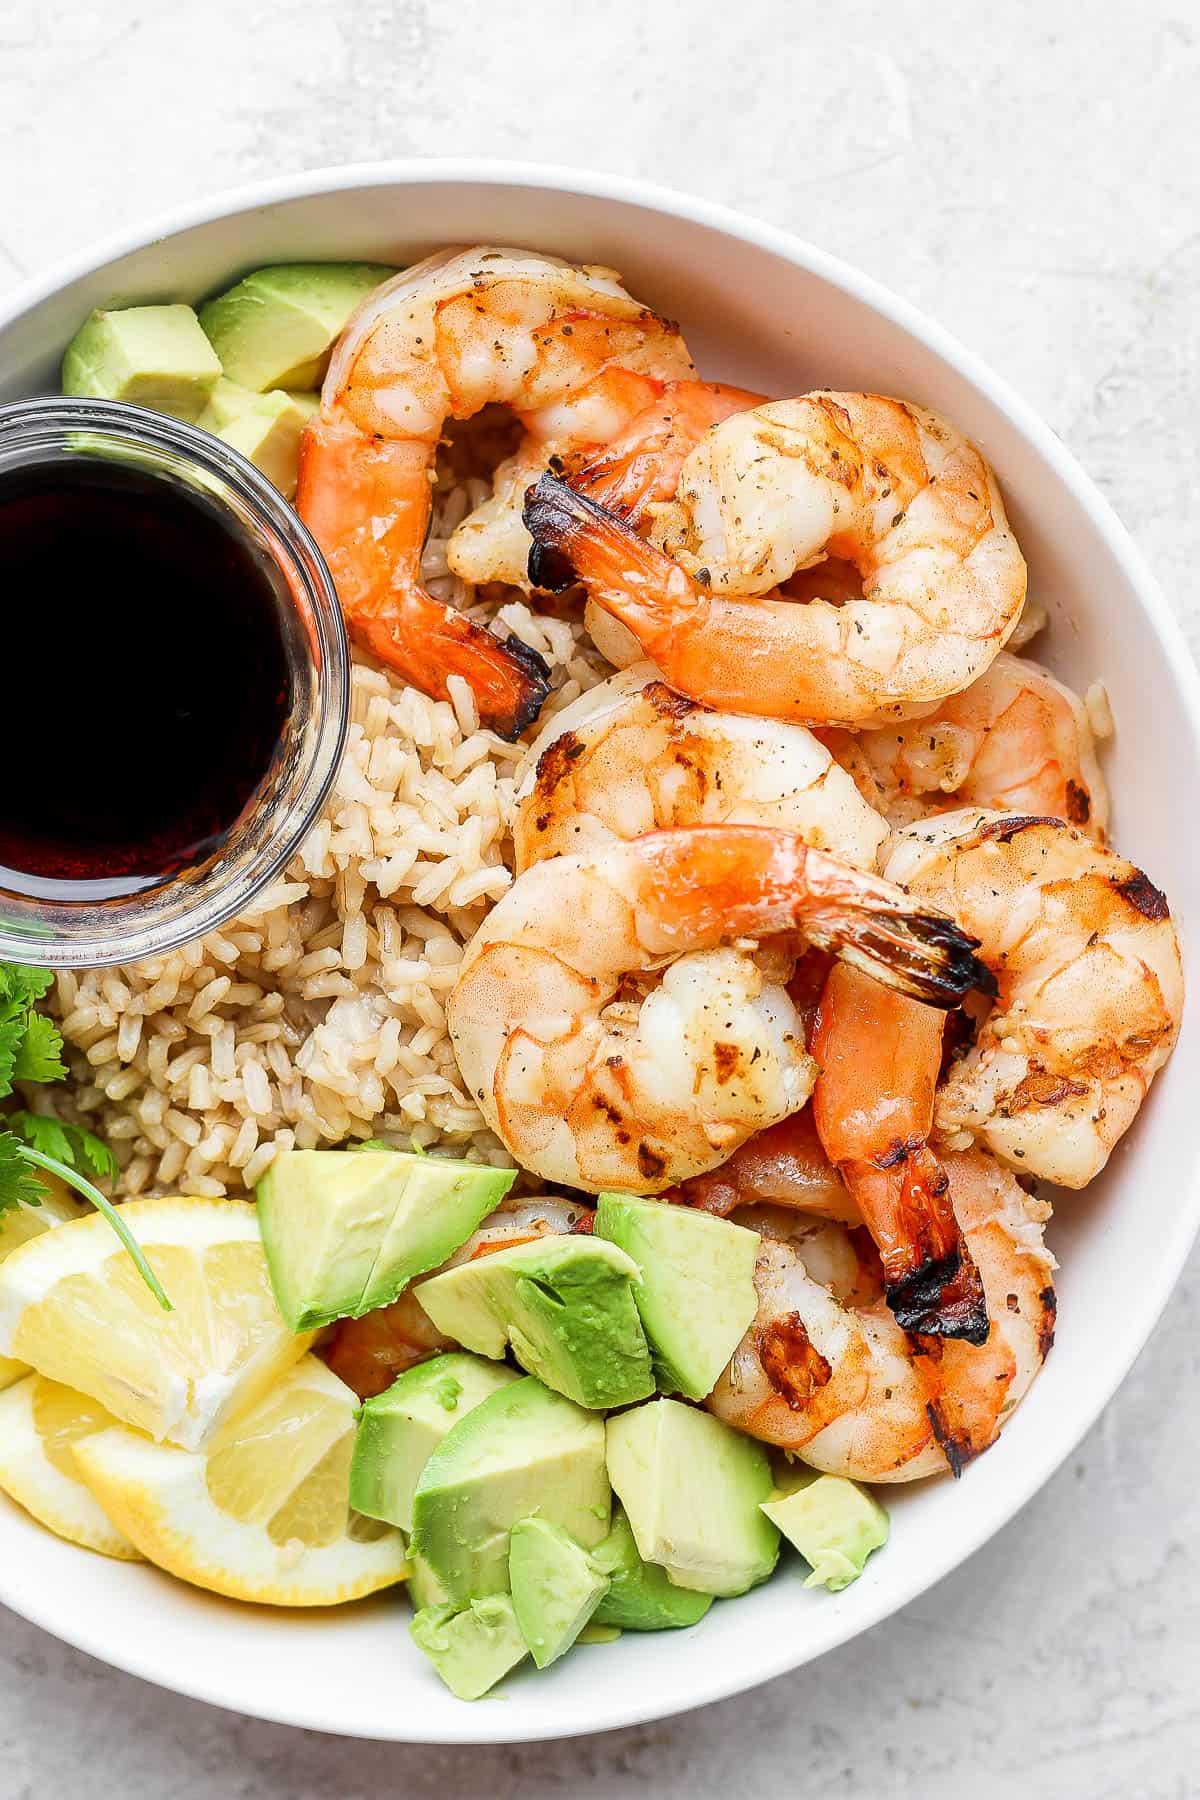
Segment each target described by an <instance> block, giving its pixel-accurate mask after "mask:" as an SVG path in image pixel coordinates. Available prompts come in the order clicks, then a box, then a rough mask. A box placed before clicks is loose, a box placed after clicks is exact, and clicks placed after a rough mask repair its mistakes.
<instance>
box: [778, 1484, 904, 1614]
mask: <svg viewBox="0 0 1200 1800" xmlns="http://www.w3.org/2000/svg"><path fill="white" fill-rule="evenodd" d="M785 1485H786V1488H787V1489H788V1490H790V1491H786V1492H783V1493H779V1492H778V1491H777V1493H776V1496H775V1498H774V1499H771V1500H766V1501H764V1502H763V1506H762V1510H763V1512H765V1513H766V1515H767V1517H768V1519H770V1520H772V1521H773V1523H774V1524H776V1525H778V1527H779V1529H780V1531H782V1533H783V1535H784V1537H785V1538H787V1540H788V1542H789V1543H791V1544H794V1545H795V1547H796V1549H797V1550H798V1551H799V1552H800V1554H801V1556H802V1557H804V1559H805V1561H806V1562H810V1563H811V1564H812V1573H811V1574H810V1575H809V1577H808V1579H807V1580H806V1581H805V1583H804V1585H805V1587H827V1588H829V1589H830V1590H831V1592H833V1593H835V1594H836V1593H840V1591H841V1590H842V1588H845V1587H849V1586H850V1583H851V1582H852V1581H857V1580H858V1578H859V1576H860V1575H861V1574H862V1572H863V1569H864V1568H865V1567H866V1561H867V1558H868V1556H870V1554H871V1552H872V1550H880V1549H882V1547H883V1546H884V1544H886V1543H887V1540H888V1516H887V1513H886V1512H885V1511H884V1509H883V1507H882V1506H880V1504H879V1502H878V1501H877V1500H876V1499H874V1498H873V1497H872V1495H870V1494H868V1493H867V1491H866V1489H865V1488H861V1487H859V1485H858V1483H857V1482H855V1481H848V1480H847V1479H846V1477H845V1476H844V1475H817V1474H814V1473H813V1471H812V1470H811V1469H810V1470H805V1471H804V1472H803V1473H802V1474H800V1475H798V1476H794V1477H790V1478H789V1479H788V1480H787V1481H786V1484H785Z"/></svg>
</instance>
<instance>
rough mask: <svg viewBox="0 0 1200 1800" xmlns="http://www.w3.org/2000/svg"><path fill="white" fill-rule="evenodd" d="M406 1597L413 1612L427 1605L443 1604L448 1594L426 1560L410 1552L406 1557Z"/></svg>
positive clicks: (421, 1609)
mask: <svg viewBox="0 0 1200 1800" xmlns="http://www.w3.org/2000/svg"><path fill="white" fill-rule="evenodd" d="M408 1597H409V1599H410V1600H411V1601H412V1604H413V1611H414V1612H423V1611H424V1609H425V1608H426V1607H427V1606H445V1605H446V1604H447V1603H448V1601H449V1599H450V1596H449V1594H447V1592H446V1590H445V1588H444V1587H443V1586H442V1584H441V1582H440V1581H439V1580H438V1578H437V1576H436V1575H435V1574H434V1572H433V1570H432V1569H431V1568H430V1566H429V1564H428V1563H427V1562H422V1560H421V1558H420V1557H419V1556H413V1555H412V1554H411V1553H410V1554H409V1558H408Z"/></svg>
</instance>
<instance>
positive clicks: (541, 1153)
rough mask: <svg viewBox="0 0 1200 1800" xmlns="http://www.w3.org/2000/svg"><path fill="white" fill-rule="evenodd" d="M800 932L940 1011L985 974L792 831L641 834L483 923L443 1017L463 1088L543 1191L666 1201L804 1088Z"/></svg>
mask: <svg viewBox="0 0 1200 1800" xmlns="http://www.w3.org/2000/svg"><path fill="white" fill-rule="evenodd" d="M797 932H802V933H803V934H804V936H805V937H806V938H807V939H808V940H809V941H810V942H813V943H816V944H818V945H823V946H829V947H832V948H834V949H836V950H837V951H838V953H839V954H840V955H842V956H844V957H849V958H851V959H852V960H854V961H856V962H858V963H860V964H861V965H862V966H864V967H866V968H869V969H873V970H877V971H878V972H879V973H880V975H881V978H882V979H885V980H887V981H891V982H896V983H898V984H900V985H901V986H903V987H905V988H906V989H907V990H908V991H913V992H917V993H921V994H923V995H926V996H927V997H929V998H931V999H932V1000H934V1001H935V1003H940V1004H947V1005H952V1004H955V1003H956V1002H957V1000H958V999H959V998H960V997H961V995H962V993H963V992H964V991H965V990H966V988H967V987H969V986H971V985H973V984H974V982H975V981H976V980H978V979H979V978H980V976H981V973H982V971H981V970H980V968H979V965H978V964H977V963H976V962H975V959H974V958H973V957H972V956H971V954H970V949H969V945H968V943H967V940H966V939H965V938H964V937H963V935H962V933H961V932H959V931H958V929H957V927H955V926H954V925H953V924H952V923H951V922H950V921H949V920H947V919H945V918H943V917H941V916H940V915H937V914H932V913H920V912H914V911H913V909H911V908H910V907H909V906H908V904H907V902H906V901H905V899H904V896H903V895H902V894H900V893H899V892H898V891H897V890H896V889H894V888H892V887H890V886H888V885H887V884H886V883H884V882H881V881H879V880H878V879H877V878H876V877H874V876H871V875H867V874H865V873H863V872H861V871H860V870H857V869H852V868H850V867H849V866H848V865H847V864H845V863H840V862H836V861H835V860H834V859H833V858H832V857H829V856H826V855H825V854H824V853H823V852H821V851H818V850H809V849H807V848H806V847H805V846H804V844H803V843H802V842H801V841H800V839H799V838H797V837H795V836H794V835H793V834H791V833H789V832H784V831H779V830H774V829H770V828H767V827H765V826H756V825H722V826H699V825H698V826H690V827H678V828H676V829H674V830H669V831H655V832H650V833H648V834H646V835H645V836H643V837H638V838H635V839H634V840H633V841H632V842H628V843H608V844H603V845H600V846H599V847H597V848H595V849H593V850H591V851H589V852H587V853H586V854H584V855H575V856H560V857H556V858H553V859H551V860H550V861H547V862H541V863H537V864H535V865H534V866H533V867H532V868H529V869H526V870H525V872H524V873H523V874H522V875H520V876H518V878H517V880H516V881H515V882H514V884H513V886H512V887H511V888H510V889H509V891H508V893H507V894H505V895H504V897H503V898H502V899H501V900H500V901H499V902H498V903H497V905H496V906H495V907H494V908H493V909H492V911H491V912H490V913H489V915H488V917H487V918H486V919H485V920H484V922H483V924H482V925H481V926H480V928H479V930H478V931H477V932H476V934H475V936H474V938H472V940H471V942H470V943H469V944H468V946H467V948H466V951H465V953H464V957H463V961H462V965H461V968H460V971H459V975H458V979H457V982H456V985H455V987H454V989H453V991H452V993H451V995H450V999H449V1002H448V1006H447V1017H448V1023H449V1028H450V1038H451V1042H452V1043H453V1045H454V1049H455V1053H456V1055H457V1057H458V1062H459V1067H460V1068H461V1070H462V1073H463V1076H464V1079H465V1081H466V1083H467V1086H468V1088H469V1090H470V1092H471V1093H472V1094H473V1095H474V1096H475V1099H476V1101H477V1103H478V1105H479V1106H480V1108H481V1110H482V1112H483V1114H484V1117H485V1118H486V1120H487V1122H488V1124H489V1125H490V1126H491V1128H492V1129H493V1130H494V1131H495V1132H496V1133H497V1134H498V1136H499V1137H500V1138H501V1140H502V1141H503V1142H504V1144H505V1145H506V1146H507V1148H508V1149H509V1151H510V1153H511V1154H512V1155H513V1156H514V1157H515V1158H516V1160H517V1161H518V1162H519V1163H520V1164H521V1165H522V1166H523V1167H524V1168H527V1169H530V1170H532V1171H533V1172H535V1173H536V1174H539V1175H541V1176H543V1177H544V1178H545V1179H547V1180H552V1181H561V1182H564V1183H566V1184H568V1185H570V1186H572V1187H578V1188H583V1189H591V1190H593V1191H596V1190H599V1189H602V1188H616V1189H621V1190H625V1191H633V1192H637V1193H657V1192H660V1191H661V1190H662V1189H663V1188H666V1187H669V1186H671V1184H672V1183H674V1182H677V1181H680V1180H683V1179H685V1178H686V1177H687V1176H689V1175H694V1174H698V1173H700V1172H701V1171H702V1170H705V1169H711V1168H713V1167H715V1166H716V1164H717V1163H719V1162H720V1161H721V1160H722V1158H723V1157H726V1156H728V1155H729V1154H730V1153H731V1152H732V1151H733V1150H735V1149H736V1148H737V1146H738V1145H739V1144H740V1143H742V1142H744V1140H745V1139H746V1138H747V1137H749V1136H750V1135H751V1134H752V1133H753V1132H755V1131H757V1130H759V1129H761V1128H762V1127H763V1126H765V1125H769V1124H772V1123H773V1122H774V1121H775V1120H777V1119H780V1118H783V1117H784V1116H786V1114H788V1113H790V1112H794V1111H795V1110H796V1109H797V1108H798V1107H799V1106H801V1105H803V1103H804V1101H805V1100H806V1099H807V1097H808V1094H809V1092H810V1091H811V1088H812V1082H813V1075H814V1069H813V1064H812V1061H811V1059H810V1058H809V1057H808V1056H807V1054H806V1053H805V1050H804V1043H803V1035H802V1029H801V1026H800V1021H799V1019H798V1016H797V1013H796V1009H795V1007H794V1005H793V1004H792V1002H791V1000H790V999H789V997H788V995H787V992H786V990H785V986H784V983H785V982H786V979H787V976H788V974H790V972H791V967H792V963H793V960H794V953H795V952H794V938H793V941H792V943H791V944H789V943H788V936H789V934H795V933H797ZM763 937H765V938H768V939H779V940H780V942H778V943H768V944H767V945H766V946H761V947H760V946H759V945H758V942H757V940H759V939H760V938H763ZM748 939H749V940H753V941H752V942H751V943H747V942H746V940H748Z"/></svg>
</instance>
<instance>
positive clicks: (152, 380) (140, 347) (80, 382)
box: [62, 306, 221, 422]
mask: <svg viewBox="0 0 1200 1800" xmlns="http://www.w3.org/2000/svg"><path fill="white" fill-rule="evenodd" d="M220 374H221V364H220V362H219V361H218V359H217V355H216V352H215V351H214V349H213V347H212V345H211V344H210V343H209V341H208V339H207V338H206V337H205V335H204V333H203V331H201V329H200V321H199V319H198V318H197V317H196V315H195V313H194V312H193V311H192V309H191V307H190V306H127V307H124V308H122V309H121V310H120V311H118V312H100V311H97V312H94V313H92V314H91V316H90V318H88V319H86V320H85V321H84V323H83V324H82V325H81V326H80V327H79V330H78V331H77V332H76V333H75V336H74V337H73V338H72V339H71V342H70V343H69V344H68V345H67V350H66V354H65V356H64V357H63V364H62V391H63V393H64V394H79V395H83V396H85V397H87V398H90V399H97V400H123V401H125V402H126V404H127V405H130V406H149V407H153V408H154V409H155V411H157V412H165V413H170V414H171V416H172V418H175V419H184V420H186V421H188V422H191V421H192V420H194V419H198V418H199V417H200V414H201V413H202V412H203V411H204V409H205V407H206V406H207V405H208V402H209V398H210V396H211V394H212V391H213V388H214V387H215V386H216V384H217V381H218V380H219V378H220Z"/></svg>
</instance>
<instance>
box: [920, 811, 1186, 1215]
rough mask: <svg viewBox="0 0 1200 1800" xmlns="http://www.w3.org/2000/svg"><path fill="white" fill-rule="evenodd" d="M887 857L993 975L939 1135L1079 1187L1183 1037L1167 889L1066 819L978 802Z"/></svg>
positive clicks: (944, 1096) (942, 1093) (940, 1114)
mask: <svg viewBox="0 0 1200 1800" xmlns="http://www.w3.org/2000/svg"><path fill="white" fill-rule="evenodd" d="M886 868H887V872H888V874H889V875H890V876H891V878H892V879H893V880H896V881H899V882H902V883H903V884H904V886H905V887H906V888H907V889H908V890H909V891H911V892H912V893H913V895H914V896H916V897H923V898H926V899H929V900H931V901H933V902H935V903H936V904H937V905H939V906H943V907H945V908H946V909H947V910H948V911H950V912H951V913H952V914H953V915H954V917H955V918H956V919H957V920H958V921H959V922H960V923H961V925H962V926H963V928H964V930H966V931H969V932H970V933H972V935H973V936H974V937H976V938H978V939H979V941H980V944H981V949H980V956H981V959H982V960H983V961H984V962H986V963H987V965H988V967H989V968H990V969H991V970H992V972H993V974H994V976H995V978H996V982H997V985H998V991H997V996H996V1001H995V1005H994V1007H993V1008H992V1010H991V1012H990V1014H989V1015H988V1017H987V1018H986V1019H985V1020H984V1022H983V1024H982V1025H981V1026H980V1028H979V1032H978V1035H977V1037H976V1040H975V1043H974V1045H973V1046H972V1048H970V1049H969V1050H968V1051H967V1053H966V1054H965V1055H964V1056H963V1057H962V1058H961V1060H960V1061H958V1062H957V1063H956V1064H954V1065H953V1066H952V1067H951V1069H950V1071H949V1074H948V1075H947V1077H946V1079H945V1081H944V1082H943V1084H942V1086H941V1088H940V1089H939V1092H938V1096H937V1102H936V1108H935V1121H936V1125H937V1129H938V1132H939V1133H940V1134H941V1136H942V1139H943V1141H946V1140H947V1139H948V1140H949V1141H951V1142H965V1141H967V1140H968V1139H969V1138H973V1139H977V1140H978V1141H980V1142H982V1143H984V1144H986V1145H987V1146H988V1148H989V1149H990V1150H992V1151H993V1152H994V1154H995V1155H996V1156H998V1157H999V1158H1000V1160H1001V1161H1002V1162H1005V1163H1008V1164H1009V1165H1010V1166H1011V1167H1012V1168H1015V1169H1020V1170H1023V1171H1024V1172H1025V1173H1027V1174H1029V1175H1038V1176H1042V1177H1043V1178H1044V1179H1046V1180H1047V1181H1056V1182H1059V1183H1061V1184H1062V1185H1063V1186H1064V1187H1072V1188H1077V1187H1084V1186H1086V1184H1087V1183H1088V1182H1089V1181H1091V1180H1092V1178H1093V1176H1095V1175H1098V1174H1099V1172H1100V1170H1101V1169H1102V1168H1103V1167H1104V1165H1105V1163H1106V1162H1107V1160H1108V1157H1109V1154H1110V1152H1111V1151H1112V1149H1113V1146H1114V1145H1115V1144H1116V1143H1117V1141H1118V1139H1119V1138H1120V1137H1121V1136H1122V1134H1123V1133H1124V1132H1125V1131H1127V1130H1128V1128H1129V1126H1130V1125H1131V1124H1132V1123H1133V1120H1134V1117H1135V1116H1136V1114H1137V1110H1138V1108H1139V1106H1140V1105H1141V1103H1142V1101H1143V1099H1144V1098H1145V1095H1146V1091H1147V1089H1148V1088H1149V1086H1150V1083H1151V1081H1152V1080H1153V1079H1154V1076H1155V1074H1156V1073H1157V1071H1158V1070H1159V1069H1160V1068H1161V1067H1162V1065H1163V1064H1164V1063H1165V1062H1166V1060H1167V1057H1168V1056H1169V1055H1170V1053H1171V1050H1172V1048H1173V1046H1174V1043H1175V1039H1176V1037H1177V1036H1178V1033H1179V1025H1180V1017H1181V1013H1182V1007H1183V971H1182V966H1181V962H1180V955H1179V943H1178V940H1177V938H1176V935H1175V927H1174V924H1173V923H1172V920H1171V917H1170V913H1169V910H1168V907H1167V902H1166V899H1165V897H1164V896H1163V895H1162V894H1161V893H1160V892H1159V890H1158V889H1157V888H1156V887H1155V886H1154V885H1153V883H1152V882H1150V881H1149V880H1148V879H1147V878H1146V876H1145V875H1143V873H1142V872H1141V870H1140V869H1137V868H1135V867H1134V865H1133V864H1132V863H1130V862H1127V861H1126V860H1125V858H1124V857H1122V856H1118V855H1117V853H1116V852H1115V851H1114V850H1106V849H1102V848H1101V847H1100V846H1099V845H1097V844H1094V843H1091V842H1089V840H1088V839H1087V838H1085V837H1084V836H1083V835H1082V833H1081V832H1079V831H1076V830H1075V829H1073V827H1071V826H1070V825H1066V824H1064V823H1063V822H1062V820H1060V819H1042V818H1032V817H1024V816H1016V817H1013V816H1010V815H1006V814H1004V813H996V812H987V811H983V810H981V809H979V810H975V809H966V810H963V811H960V812H956V813H947V814H944V815H943V816H942V817H940V818H937V819H931V820H928V821H926V822H925V823H924V824H922V825H912V826H909V827H908V828H907V829H906V830H904V831H902V832H899V833H898V834H897V835H896V837H895V838H894V839H893V841H892V847H891V849H890V851H889V853H888V857H887V862H886ZM960 1134H961V1135H960Z"/></svg>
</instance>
